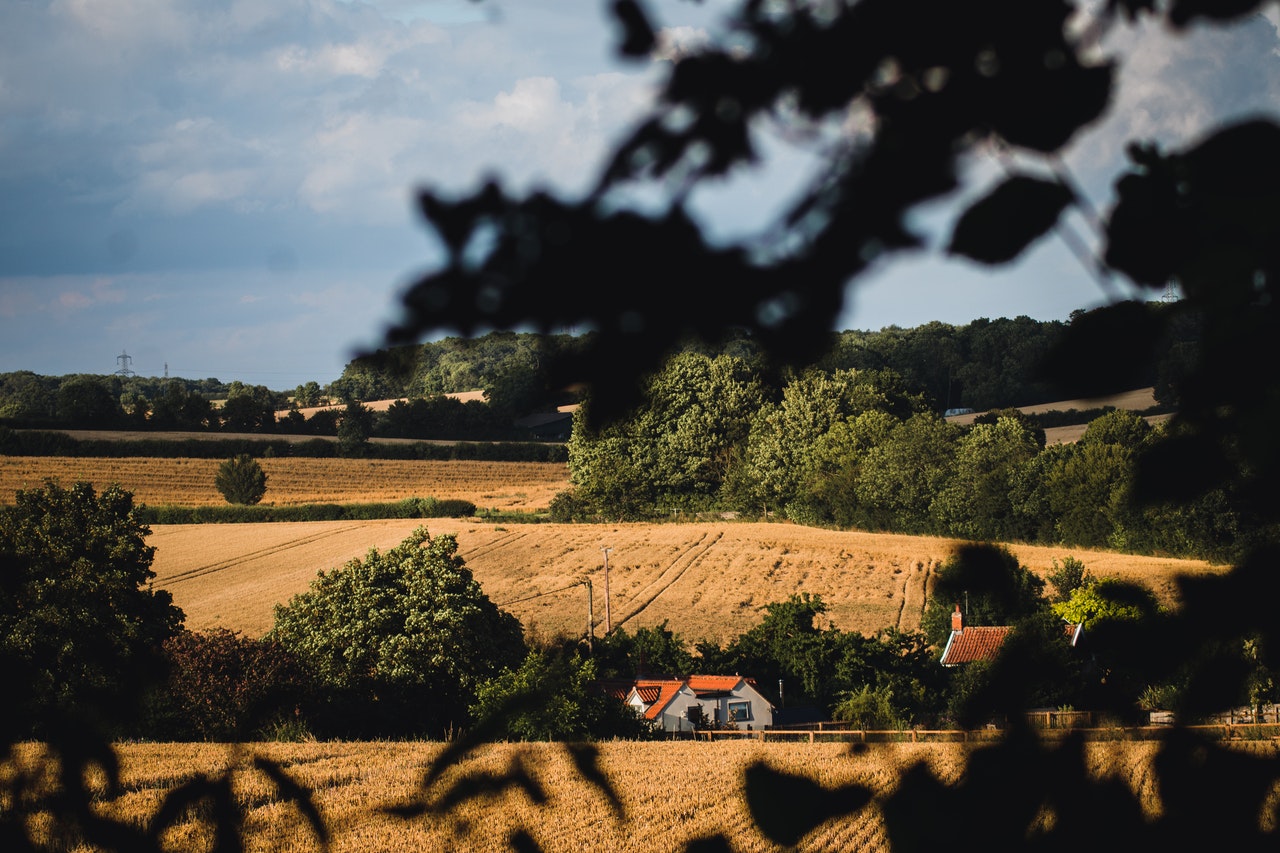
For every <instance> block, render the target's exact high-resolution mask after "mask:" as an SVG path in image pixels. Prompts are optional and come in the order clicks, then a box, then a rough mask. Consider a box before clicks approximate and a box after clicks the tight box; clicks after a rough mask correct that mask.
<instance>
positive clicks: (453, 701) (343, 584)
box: [269, 527, 525, 736]
mask: <svg viewBox="0 0 1280 853" xmlns="http://www.w3.org/2000/svg"><path fill="white" fill-rule="evenodd" d="M457 551H458V543H457V540H456V539H455V538H454V537H453V536H449V535H441V536H435V537H432V536H430V535H429V534H428V533H427V530H426V528H422V527H420V528H418V529H417V530H416V531H414V533H413V534H412V535H410V536H409V537H408V538H407V539H405V540H404V541H403V542H401V543H400V544H399V545H397V546H396V547H394V548H392V549H390V550H388V551H385V552H379V551H377V550H376V549H374V550H370V551H369V552H368V554H366V555H365V557H364V559H362V560H361V559H356V560H351V561H349V562H347V563H345V564H344V565H342V566H340V567H338V568H336V569H333V570H331V571H327V572H321V573H320V574H319V576H318V577H317V578H316V579H315V580H314V581H312V583H311V588H310V589H309V590H308V591H307V592H305V593H302V594H300V595H297V596H294V597H293V598H292V599H291V600H290V601H289V603H288V604H287V605H277V607H276V615H275V626H274V627H273V628H272V630H271V632H270V635H269V636H270V637H272V638H273V639H276V640H278V641H279V642H280V643H282V644H283V645H284V647H285V648H286V649H288V650H290V651H291V652H293V653H294V654H296V655H297V656H298V657H299V658H300V659H301V660H302V661H303V663H304V664H305V665H306V666H307V667H308V668H309V670H310V671H311V672H312V673H313V674H314V676H315V678H316V679H318V681H319V683H320V684H321V685H322V686H323V687H324V688H325V690H327V691H329V693H330V695H331V696H332V697H333V704H332V706H331V707H330V709H329V713H328V716H327V717H325V716H322V715H318V716H317V725H318V726H320V727H322V728H323V729H326V730H327V731H329V732H331V733H335V734H350V735H363V736H389V735H410V734H417V735H431V736H442V735H443V734H444V733H445V732H446V730H447V729H448V728H449V727H450V726H453V727H459V726H464V725H466V724H467V722H468V719H469V712H468V708H469V707H470V706H471V705H472V704H473V703H474V702H475V700H476V690H477V689H478V688H479V685H480V684H481V683H482V682H483V681H485V680H486V679H488V678H492V677H494V676H496V675H498V674H499V673H500V672H502V670H503V668H504V667H508V668H515V667H518V666H519V664H520V661H521V660H522V659H523V658H524V654H525V646H524V640H523V638H522V632H521V628H520V623H519V622H518V621H517V620H516V618H515V617H514V616H512V615H511V614H510V613H507V612H505V611H503V610H499V609H498V608H497V607H496V606H495V605H494V604H493V602H491V601H490V600H489V598H488V597H487V596H486V595H485V594H484V592H483V591H482V590H481V589H480V585H479V584H478V583H476V581H475V579H474V578H473V577H472V576H471V571H470V570H469V569H467V567H466V564H465V563H464V562H463V560H462V558H461V557H459V556H458V553H457Z"/></svg>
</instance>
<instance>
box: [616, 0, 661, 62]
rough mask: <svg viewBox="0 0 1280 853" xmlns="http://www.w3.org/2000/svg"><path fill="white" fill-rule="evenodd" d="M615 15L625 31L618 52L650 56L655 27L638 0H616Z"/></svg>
mask: <svg viewBox="0 0 1280 853" xmlns="http://www.w3.org/2000/svg"><path fill="white" fill-rule="evenodd" d="M613 16H614V18H615V19H616V20H617V22H618V24H619V25H620V26H621V27H622V32H623V36H622V42H621V44H619V45H618V53H620V54H622V55H623V56H629V57H643V56H648V54H649V51H651V50H653V46H654V42H655V39H654V34H653V27H652V26H651V25H650V24H649V19H648V18H647V17H646V16H645V13H644V9H642V8H641V7H640V4H639V3H638V2H636V0H614V4H613Z"/></svg>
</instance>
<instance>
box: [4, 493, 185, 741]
mask: <svg viewBox="0 0 1280 853" xmlns="http://www.w3.org/2000/svg"><path fill="white" fill-rule="evenodd" d="M150 532H151V531H150V529H149V528H148V527H147V526H146V525H144V524H141V523H140V522H139V521H138V520H137V515H136V508H135V507H134V504H133V495H132V494H131V493H130V492H127V491H125V490H124V489H122V488H120V487H119V486H114V485H113V486H109V487H107V488H106V489H104V490H103V491H102V492H101V494H99V493H97V492H96V491H95V490H94V488H93V486H92V485H90V484H89V483H75V484H74V485H72V486H70V487H69V488H64V487H63V486H61V485H60V484H58V483H57V482H55V481H52V480H47V481H46V482H45V484H44V486H42V487H40V488H35V489H22V490H20V491H19V492H18V493H17V496H16V501H15V503H14V505H12V506H8V507H0V591H2V592H3V594H2V595H0V667H2V668H3V672H4V676H5V679H6V683H7V684H9V685H11V686H13V687H14V688H15V692H14V693H13V694H12V695H11V696H10V697H9V698H8V699H7V700H6V705H7V711H6V714H5V718H6V721H7V723H8V724H12V725H6V726H5V728H4V735H5V736H7V737H14V736H15V735H16V736H19V737H21V736H29V735H31V734H36V733H38V734H42V735H47V734H49V732H50V731H51V730H53V729H56V728H57V726H58V725H60V724H63V723H67V722H70V721H73V720H74V721H78V722H80V723H85V722H88V723H93V724H103V725H108V726H111V727H113V728H112V730H114V731H119V730H120V729H119V728H116V727H119V726H123V725H125V723H126V721H127V720H128V718H129V715H130V714H131V712H132V711H133V710H135V709H136V707H137V701H138V699H139V698H140V697H141V695H142V692H143V690H144V688H145V687H146V686H147V685H148V684H150V683H152V682H154V681H155V680H157V679H158V678H159V677H160V676H161V675H162V673H163V670H162V667H161V657H160V650H161V645H162V644H163V643H164V641H165V640H166V639H167V638H168V637H170V636H172V635H173V634H174V633H175V632H176V631H177V630H178V629H179V628H180V627H181V625H182V619H183V615H182V611H181V610H179V609H178V608H177V607H175V606H174V604H173V599H172V597H171V596H170V595H169V593H168V592H166V591H163V590H155V589H152V588H151V580H152V579H153V578H154V577H155V574H154V573H153V572H152V571H151V560H152V557H153V555H154V553H155V549H154V548H153V547H151V546H150V545H148V544H147V543H146V538H147V536H148V534H150Z"/></svg>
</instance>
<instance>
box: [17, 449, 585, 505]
mask: <svg viewBox="0 0 1280 853" xmlns="http://www.w3.org/2000/svg"><path fill="white" fill-rule="evenodd" d="M259 462H260V464H261V465H262V469H263V471H265V472H266V475H267V494H266V496H265V497H264V498H263V503H264V504H279V505H283V504H300V503H360V502H373V501H395V500H400V499H401V498H407V497H433V498H440V499H446V498H459V499H461V500H467V501H471V502H472V503H474V504H475V505H476V506H478V507H481V508H484V509H498V510H523V511H530V510H538V509H545V508H546V507H547V506H549V505H550V503H551V499H552V498H553V497H554V496H555V495H556V493H557V492H560V491H563V490H564V489H567V488H568V487H569V469H568V466H566V465H565V464H564V463H561V462H479V461H468V460H447V461H436V460H416V461H408V460H387V459H309V458H298V457H288V458H276V459H261V460H259ZM221 464H222V460H220V459H147V458H138V457H128V458H122V459H108V458H96V457H86V458H80V457H69V456H0V504H12V503H13V502H14V493H15V492H16V491H17V490H18V489H22V488H31V487H38V486H40V485H41V484H42V483H43V482H44V479H45V478H46V477H52V478H54V479H56V480H59V481H61V482H62V484H63V485H64V486H69V485H71V484H72V483H73V482H76V481H78V480H86V481H88V482H90V483H93V484H94V486H95V487H97V488H99V489H102V488H105V487H106V486H107V485H109V484H110V483H119V484H120V485H121V486H123V487H124V488H126V489H128V490H130V491H131V492H133V494H134V498H135V499H136V500H137V501H138V502H140V503H146V504H151V505H161V504H176V505H179V506H217V505H222V504H225V503H226V500H225V499H224V498H223V497H222V495H221V494H220V493H219V492H218V490H217V488H216V487H215V486H214V478H215V476H216V474H217V471H218V466H219V465H221Z"/></svg>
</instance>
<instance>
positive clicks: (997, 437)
mask: <svg viewBox="0 0 1280 853" xmlns="http://www.w3.org/2000/svg"><path fill="white" fill-rule="evenodd" d="M1039 452H1040V447H1039V445H1038V444H1037V442H1036V438H1035V435H1034V434H1033V433H1032V432H1031V431H1030V430H1028V428H1027V427H1026V426H1025V425H1024V424H1022V423H1020V422H1019V421H1017V420H1015V419H1013V418H1000V419H999V420H998V421H996V423H994V424H978V425H975V426H974V427H972V428H971V429H970V430H969V432H968V433H967V434H966V435H965V436H964V437H963V438H961V439H960V441H959V442H958V443H957V445H956V458H955V467H954V469H953V475H952V476H951V477H950V478H949V479H948V480H947V482H946V485H944V486H943V487H942V489H941V491H940V492H939V493H938V494H937V496H936V497H935V498H934V500H933V503H932V505H931V508H930V509H931V513H932V514H933V516H934V518H935V519H936V522H937V524H938V525H939V530H940V532H941V531H945V532H946V533H947V534H948V535H951V536H960V537H963V538H965V539H989V540H997V541H999V540H1002V539H1013V538H1016V533H1017V525H1018V520H1017V518H1016V517H1015V514H1014V506H1013V502H1012V500H1011V497H1010V496H1011V494H1013V492H1014V489H1013V484H1014V482H1015V478H1016V475H1017V473H1018V471H1019V468H1020V467H1021V466H1023V465H1025V464H1027V463H1028V462H1030V461H1031V460H1033V459H1034V458H1035V457H1036V455H1037V454H1038V453H1039Z"/></svg>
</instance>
